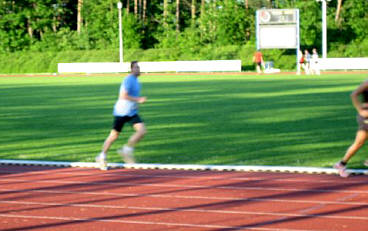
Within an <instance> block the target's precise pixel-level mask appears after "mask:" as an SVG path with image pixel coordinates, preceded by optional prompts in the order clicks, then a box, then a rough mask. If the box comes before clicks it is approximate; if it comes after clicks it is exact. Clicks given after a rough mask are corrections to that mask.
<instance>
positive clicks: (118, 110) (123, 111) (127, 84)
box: [113, 74, 141, 116]
mask: <svg viewBox="0 0 368 231" xmlns="http://www.w3.org/2000/svg"><path fill="white" fill-rule="evenodd" d="M123 90H125V91H126V92H128V95H129V96H132V97H139V96H140V91H141V85H140V83H139V82H138V78H137V77H136V76H134V75H132V74H130V75H128V76H127V77H125V78H124V80H123V82H122V83H121V85H120V91H119V95H120V93H121V92H122V91H123ZM137 113H138V103H137V102H135V101H130V100H127V99H118V101H117V102H116V103H115V106H114V113H113V115H114V116H134V115H135V114H137Z"/></svg>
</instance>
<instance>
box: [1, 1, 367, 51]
mask: <svg viewBox="0 0 368 231" xmlns="http://www.w3.org/2000/svg"><path fill="white" fill-rule="evenodd" d="M117 2H118V0H74V1H73V0H0V52H14V51H20V50H34V51H45V50H68V49H73V50H75V49H78V50H90V49H110V48H111V49H115V48H117V47H118V44H119V38H118V31H117V30H118V28H119V27H118V10H117ZM122 3H123V10H122V11H123V33H124V47H125V48H141V49H147V48H173V47H179V48H183V49H195V48H197V47H203V46H206V45H209V44H211V45H213V46H226V45H245V44H248V43H254V40H255V11H256V10H257V9H259V8H262V7H266V8H299V9H300V20H301V45H302V46H306V47H308V46H319V45H320V40H321V5H320V3H318V2H316V1H315V0H122ZM367 28H368V0H334V1H331V2H329V3H328V40H329V44H330V46H333V47H336V49H338V48H341V47H343V46H344V45H346V44H349V43H356V44H360V45H362V44H363V45H364V46H365V47H366V48H368V40H367V35H368V30H367Z"/></svg>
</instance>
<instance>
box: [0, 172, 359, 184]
mask: <svg viewBox="0 0 368 231" xmlns="http://www.w3.org/2000/svg"><path fill="white" fill-rule="evenodd" d="M155 171H160V170H155ZM170 171H172V170H170ZM186 172H187V171H186ZM0 173H12V174H18V173H19V174H22V175H23V176H24V177H28V176H33V175H40V176H43V175H50V172H49V171H47V170H45V171H36V172H26V173H25V172H24V171H11V170H10V171H8V170H0ZM270 174H278V173H270ZM280 174H285V173H280ZM52 175H74V176H75V177H80V176H123V177H124V176H128V177H136V178H172V179H200V180H202V179H203V180H239V181H276V182H302V183H306V180H308V178H306V179H303V178H296V179H285V178H282V179H277V178H276V179H273V178H272V177H271V178H267V177H231V176H230V177H229V176H198V175H192V176H190V175H188V176H175V175H160V174H158V175H157V174H156V175H152V174H151V175H149V174H135V173H134V174H129V173H109V172H106V171H103V172H101V173H91V172H77V171H71V172H52ZM318 183H341V179H340V178H338V179H336V180H321V179H318ZM348 183H349V184H352V183H365V181H364V182H362V181H358V180H350V179H349V182H348Z"/></svg>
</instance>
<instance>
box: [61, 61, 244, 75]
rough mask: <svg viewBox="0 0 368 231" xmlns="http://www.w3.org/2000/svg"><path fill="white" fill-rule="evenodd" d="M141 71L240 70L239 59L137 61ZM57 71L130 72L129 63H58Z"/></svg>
mask: <svg viewBox="0 0 368 231" xmlns="http://www.w3.org/2000/svg"><path fill="white" fill-rule="evenodd" d="M139 66H140V68H141V72H143V73H147V72H216V71H219V72H220V71H237V72H239V71H241V60H211V61H169V62H139ZM58 72H59V73H117V72H130V63H58Z"/></svg>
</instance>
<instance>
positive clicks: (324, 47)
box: [316, 0, 331, 59]
mask: <svg viewBox="0 0 368 231" xmlns="http://www.w3.org/2000/svg"><path fill="white" fill-rule="evenodd" d="M316 1H317V2H322V58H323V59H325V58H327V16H326V15H327V2H326V1H331V0H316Z"/></svg>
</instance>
